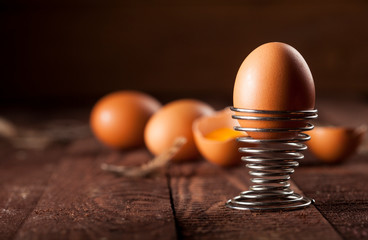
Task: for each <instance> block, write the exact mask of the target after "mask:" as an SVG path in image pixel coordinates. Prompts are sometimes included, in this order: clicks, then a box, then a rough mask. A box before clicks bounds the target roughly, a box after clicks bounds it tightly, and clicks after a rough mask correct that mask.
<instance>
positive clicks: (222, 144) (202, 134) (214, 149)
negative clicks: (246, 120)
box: [193, 108, 247, 167]
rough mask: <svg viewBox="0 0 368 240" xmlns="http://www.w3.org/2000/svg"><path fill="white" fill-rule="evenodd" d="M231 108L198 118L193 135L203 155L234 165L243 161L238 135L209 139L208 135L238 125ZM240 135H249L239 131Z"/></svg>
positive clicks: (217, 162)
mask: <svg viewBox="0 0 368 240" xmlns="http://www.w3.org/2000/svg"><path fill="white" fill-rule="evenodd" d="M231 115H232V112H231V110H230V108H225V109H224V110H222V111H219V112H217V113H216V114H215V115H213V116H206V117H201V118H199V119H197V120H196V121H195V122H194V123H193V135H194V140H195V143H196V145H197V148H198V150H199V152H200V153H201V155H202V156H203V157H204V158H205V159H206V160H208V161H209V162H211V163H213V164H216V165H219V166H222V167H228V166H234V165H237V164H239V163H241V154H240V153H239V151H238V148H239V147H240V144H241V143H239V142H237V141H236V137H233V138H228V139H226V140H216V139H209V138H207V137H206V136H207V135H208V134H209V133H211V132H213V131H215V130H218V129H223V128H229V129H233V127H234V126H236V125H238V122H237V121H236V120H235V119H232V118H231ZM239 136H247V134H246V133H242V132H239Z"/></svg>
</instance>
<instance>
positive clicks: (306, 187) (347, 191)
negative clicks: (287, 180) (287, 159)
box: [293, 99, 368, 239]
mask: <svg viewBox="0 0 368 240" xmlns="http://www.w3.org/2000/svg"><path fill="white" fill-rule="evenodd" d="M318 108H319V112H320V115H321V117H322V118H323V120H324V121H328V122H331V123H333V124H336V125H343V126H359V125H360V124H364V123H365V124H366V123H367V120H368V107H367V105H366V104H364V103H363V102H359V101H356V100H333V99H321V100H320V101H319V103H318ZM306 161H311V162H313V163H314V164H313V165H304V167H301V168H299V169H298V170H297V171H296V173H295V174H294V176H293V179H294V181H295V182H296V183H297V184H298V186H299V187H300V188H301V189H302V190H303V192H304V193H305V194H307V195H308V196H309V197H312V198H314V199H315V200H316V203H315V206H316V207H317V208H318V210H319V211H320V212H321V213H322V214H323V216H324V217H325V218H326V219H327V220H328V221H329V222H330V223H331V224H332V225H333V226H334V228H335V229H336V230H337V231H338V232H339V233H340V234H341V235H342V236H343V237H344V238H345V239H367V238H368V230H367V229H368V221H367V216H368V204H367V203H368V185H367V182H368V175H367V172H368V156H367V155H355V156H353V157H351V158H350V159H348V160H347V161H346V162H344V163H342V164H340V165H321V164H318V161H317V160H316V159H313V156H311V155H308V159H306Z"/></svg>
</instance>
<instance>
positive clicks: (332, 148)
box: [307, 125, 367, 163]
mask: <svg viewBox="0 0 368 240" xmlns="http://www.w3.org/2000/svg"><path fill="white" fill-rule="evenodd" d="M366 131H367V127H366V126H365V125H362V126H360V127H357V128H349V127H332V126H316V127H315V128H314V129H313V130H312V131H309V132H308V133H307V134H308V135H310V136H311V140H309V141H308V142H307V146H308V149H309V151H310V152H312V154H313V155H315V156H316V157H317V158H318V159H319V160H321V161H323V162H326V163H338V162H342V161H344V160H346V159H347V158H348V157H350V156H351V155H353V154H354V153H355V152H356V150H357V149H358V147H359V145H360V144H361V143H362V141H363V138H364V135H365V133H366Z"/></svg>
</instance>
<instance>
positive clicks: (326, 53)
mask: <svg viewBox="0 0 368 240" xmlns="http://www.w3.org/2000/svg"><path fill="white" fill-rule="evenodd" d="M0 25H1V38H0V79H1V82H2V83H3V84H1V87H0V101H1V102H0V103H9V102H18V103H24V102H41V103H42V102H48V103H52V102H54V101H61V102H74V103H75V102H77V101H80V102H86V101H95V100H96V99H97V98H98V97H100V96H102V95H104V94H106V93H108V92H110V91H114V90H118V89H137V90H142V91H146V92H148V93H151V94H154V95H156V96H158V97H162V96H168V97H171V98H178V97H186V96H187V97H198V98H208V97H211V96H212V97H214V96H216V97H220V98H222V99H229V101H231V95H232V87H233V83H234V78H235V75H236V72H237V69H238V67H239V66H240V64H241V62H242V60H243V59H244V58H245V57H246V56H247V54H248V53H249V52H250V51H252V49H254V48H256V47H257V46H258V45H260V44H262V43H265V42H269V41H282V42H286V43H289V44H290V45H292V46H294V47H295V48H296V49H298V50H299V51H300V52H301V53H302V55H303V56H304V57H305V59H306V61H307V62H308V64H309V66H310V68H311V70H312V73H313V75H314V78H315V83H316V87H317V93H318V95H326V94H329V95H331V94H332V95H338V96H339V95H341V96H345V97H346V96H366V95H367V94H368V59H367V56H368V44H367V43H368V3H367V2H366V1H348V0H346V1H323V3H321V1H307V2H306V3H299V2H298V3H295V1H265V0H264V1H256V0H254V1H240V0H239V1H236V0H233V1H213V0H211V1H195V0H185V1H167V0H165V1H141V0H140V1H118V0H116V1H87V0H85V1H84V0H77V1H72V0H67V1H61V0H60V1H47V0H38V1H10V0H9V1H2V2H1V13H0ZM76 100H77V101H76Z"/></svg>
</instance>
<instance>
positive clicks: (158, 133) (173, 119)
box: [144, 99, 215, 161]
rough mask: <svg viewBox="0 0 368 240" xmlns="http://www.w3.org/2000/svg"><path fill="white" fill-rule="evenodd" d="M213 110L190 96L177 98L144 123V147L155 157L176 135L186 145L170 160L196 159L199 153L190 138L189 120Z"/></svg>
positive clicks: (166, 147)
mask: <svg viewBox="0 0 368 240" xmlns="http://www.w3.org/2000/svg"><path fill="white" fill-rule="evenodd" d="M214 112H215V110H214V109H213V108H212V107H211V106H209V105H208V104H206V103H204V102H201V101H198V100H193V99H183V100H177V101H174V102H171V103H169V104H167V105H165V106H164V107H162V108H161V109H160V110H159V111H157V112H156V113H155V114H154V115H153V116H152V117H151V118H150V120H149V121H148V123H147V126H146V128H145V132H144V139H145V143H146V146H147V148H148V149H149V150H150V151H151V152H152V153H153V154H154V155H156V156H157V155H160V154H161V153H162V152H164V151H166V150H167V149H168V148H169V147H170V146H171V145H172V144H173V142H174V140H175V139H176V138H178V137H185V138H186V139H187V142H186V144H185V145H184V146H183V147H182V148H181V149H180V150H179V152H178V153H177V154H176V155H175V156H174V157H173V160H174V161H181V160H190V159H195V158H197V157H198V156H199V152H198V150H197V147H196V145H195V143H194V139H193V132H192V125H193V122H194V120H195V119H197V118H199V117H201V116H209V115H212V114H214Z"/></svg>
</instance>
